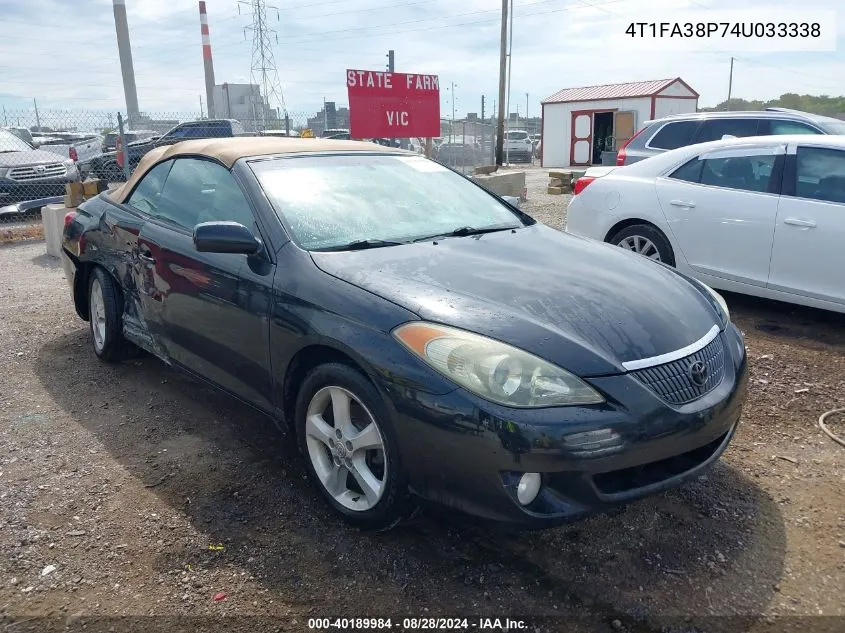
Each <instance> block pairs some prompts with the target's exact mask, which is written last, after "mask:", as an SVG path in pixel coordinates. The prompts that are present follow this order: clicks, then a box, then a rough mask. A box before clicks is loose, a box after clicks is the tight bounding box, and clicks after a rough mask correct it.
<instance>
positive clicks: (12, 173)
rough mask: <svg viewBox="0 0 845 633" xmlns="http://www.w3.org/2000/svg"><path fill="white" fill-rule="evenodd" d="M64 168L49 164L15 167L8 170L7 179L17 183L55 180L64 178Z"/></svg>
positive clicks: (60, 165) (59, 164)
mask: <svg viewBox="0 0 845 633" xmlns="http://www.w3.org/2000/svg"><path fill="white" fill-rule="evenodd" d="M66 171H67V170H66V169H65V166H64V165H63V164H62V163H50V164H49V165H30V166H28V167H15V168H14V169H11V170H9V175H8V177H9V178H10V179H12V180H16V181H17V182H27V181H29V180H41V179H42V178H55V177H56V176H64V175H65V172H66Z"/></svg>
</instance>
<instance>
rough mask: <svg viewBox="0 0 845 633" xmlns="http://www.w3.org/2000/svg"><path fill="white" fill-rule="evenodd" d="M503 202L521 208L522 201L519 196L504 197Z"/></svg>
mask: <svg viewBox="0 0 845 633" xmlns="http://www.w3.org/2000/svg"><path fill="white" fill-rule="evenodd" d="M502 200H504V201H505V202H507V203H508V204H510V205H512V206H514V207H517V208H519V203H520V199H519V196H502Z"/></svg>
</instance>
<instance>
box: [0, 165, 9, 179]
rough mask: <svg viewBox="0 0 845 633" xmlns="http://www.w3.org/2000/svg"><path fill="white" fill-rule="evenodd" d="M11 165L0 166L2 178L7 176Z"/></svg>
mask: <svg viewBox="0 0 845 633" xmlns="http://www.w3.org/2000/svg"><path fill="white" fill-rule="evenodd" d="M9 169H10V168H9V167H0V178H5V177H6V174H8V173H9Z"/></svg>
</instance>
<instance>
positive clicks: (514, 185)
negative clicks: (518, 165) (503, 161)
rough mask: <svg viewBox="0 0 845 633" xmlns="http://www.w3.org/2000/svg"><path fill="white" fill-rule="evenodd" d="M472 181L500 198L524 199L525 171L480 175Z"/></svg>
mask: <svg viewBox="0 0 845 633" xmlns="http://www.w3.org/2000/svg"><path fill="white" fill-rule="evenodd" d="M472 179H473V180H474V181H475V182H477V183H478V184H479V185H481V186H482V187H484V188H485V189H487V190H488V191H491V192H492V193H495V194H496V195H499V196H516V197H518V198H522V197H523V196H524V194H525V172H524V171H505V172H497V173H495V174H478V175H476V176H473V177H472Z"/></svg>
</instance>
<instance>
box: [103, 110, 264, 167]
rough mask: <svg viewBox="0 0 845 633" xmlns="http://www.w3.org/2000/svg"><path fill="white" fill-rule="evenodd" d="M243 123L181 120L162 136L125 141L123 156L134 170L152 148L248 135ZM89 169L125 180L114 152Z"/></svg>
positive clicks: (231, 120) (229, 120) (220, 120)
mask: <svg viewBox="0 0 845 633" xmlns="http://www.w3.org/2000/svg"><path fill="white" fill-rule="evenodd" d="M247 135H248V134H247V132H246V130H245V129H244V126H243V124H242V123H241V122H240V121H236V120H234V119H207V120H201V121H188V122H187V123H180V124H179V125H177V126H176V127H174V128H171V129H170V130H169V131H167V132H165V133H164V134H163V135H161V136H154V137H152V138H148V139H144V140H138V141H135V142H129V141H128V140H127V143H126V158H127V159H128V160H129V169H130V170H134V169H135V166H136V165H137V164H138V161H139V160H141V157H142V156H143V155H144V154H146V153H147V152H149V151H150V150H151V149H153V148H156V147H161V146H162V145H173V144H174V143H178V142H179V141H186V140H188V139H198V138H228V137H231V136H247ZM89 171H90V172H91V173H93V174H94V175H96V177H98V178H102V179H104V180H114V181H121V180H124V176H123V169H122V168H121V167H120V166H119V165H118V164H117V152H106V153H104V154H103V155H102V156H100V157H98V158H97V159H96V160H93V161H91V166H90V168H89Z"/></svg>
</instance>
